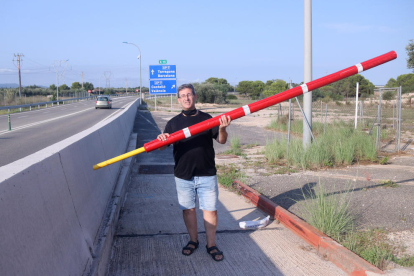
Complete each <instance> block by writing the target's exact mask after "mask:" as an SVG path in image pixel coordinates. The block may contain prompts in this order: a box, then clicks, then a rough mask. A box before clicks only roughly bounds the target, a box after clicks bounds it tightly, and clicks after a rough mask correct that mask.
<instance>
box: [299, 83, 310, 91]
mask: <svg viewBox="0 0 414 276" xmlns="http://www.w3.org/2000/svg"><path fill="white" fill-rule="evenodd" d="M300 87H302V91H303V94H305V93H308V91H309V90H308V86H307V85H306V83H304V84H302V85H301V86H300Z"/></svg>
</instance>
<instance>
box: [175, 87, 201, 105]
mask: <svg viewBox="0 0 414 276" xmlns="http://www.w3.org/2000/svg"><path fill="white" fill-rule="evenodd" d="M178 95H179V96H180V97H179V98H177V100H178V102H179V103H180V104H181V107H182V108H183V110H192V109H194V108H195V102H196V100H197V95H193V92H192V91H191V89H190V88H184V89H183V90H181V91H180V92H179V93H178Z"/></svg>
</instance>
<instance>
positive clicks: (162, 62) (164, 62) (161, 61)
mask: <svg viewBox="0 0 414 276" xmlns="http://www.w3.org/2000/svg"><path fill="white" fill-rule="evenodd" d="M158 63H159V64H167V60H166V59H160V60H159V61H158Z"/></svg>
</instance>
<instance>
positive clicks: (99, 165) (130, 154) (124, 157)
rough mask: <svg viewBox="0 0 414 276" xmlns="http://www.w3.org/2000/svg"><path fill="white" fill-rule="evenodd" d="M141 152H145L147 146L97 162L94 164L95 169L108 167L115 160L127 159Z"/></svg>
mask: <svg viewBox="0 0 414 276" xmlns="http://www.w3.org/2000/svg"><path fill="white" fill-rule="evenodd" d="M141 152H145V148H144V147H141V148H139V149H136V150H133V151H130V152H127V153H124V154H122V155H120V156H117V157H114V158H112V159H109V160H106V161H104V162H102V163H99V164H96V165H94V166H93V169H94V170H97V169H100V168H103V167H106V166H108V165H111V164H113V163H115V162H118V161H121V160H124V159H127V158H129V157H131V156H134V155H137V154H140V153H141Z"/></svg>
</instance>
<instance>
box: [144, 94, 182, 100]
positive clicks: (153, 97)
mask: <svg viewBox="0 0 414 276" xmlns="http://www.w3.org/2000/svg"><path fill="white" fill-rule="evenodd" d="M171 95H172V96H173V98H177V94H168V95H151V96H145V99H144V100H153V99H155V97H157V99H159V98H170V97H171Z"/></svg>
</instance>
